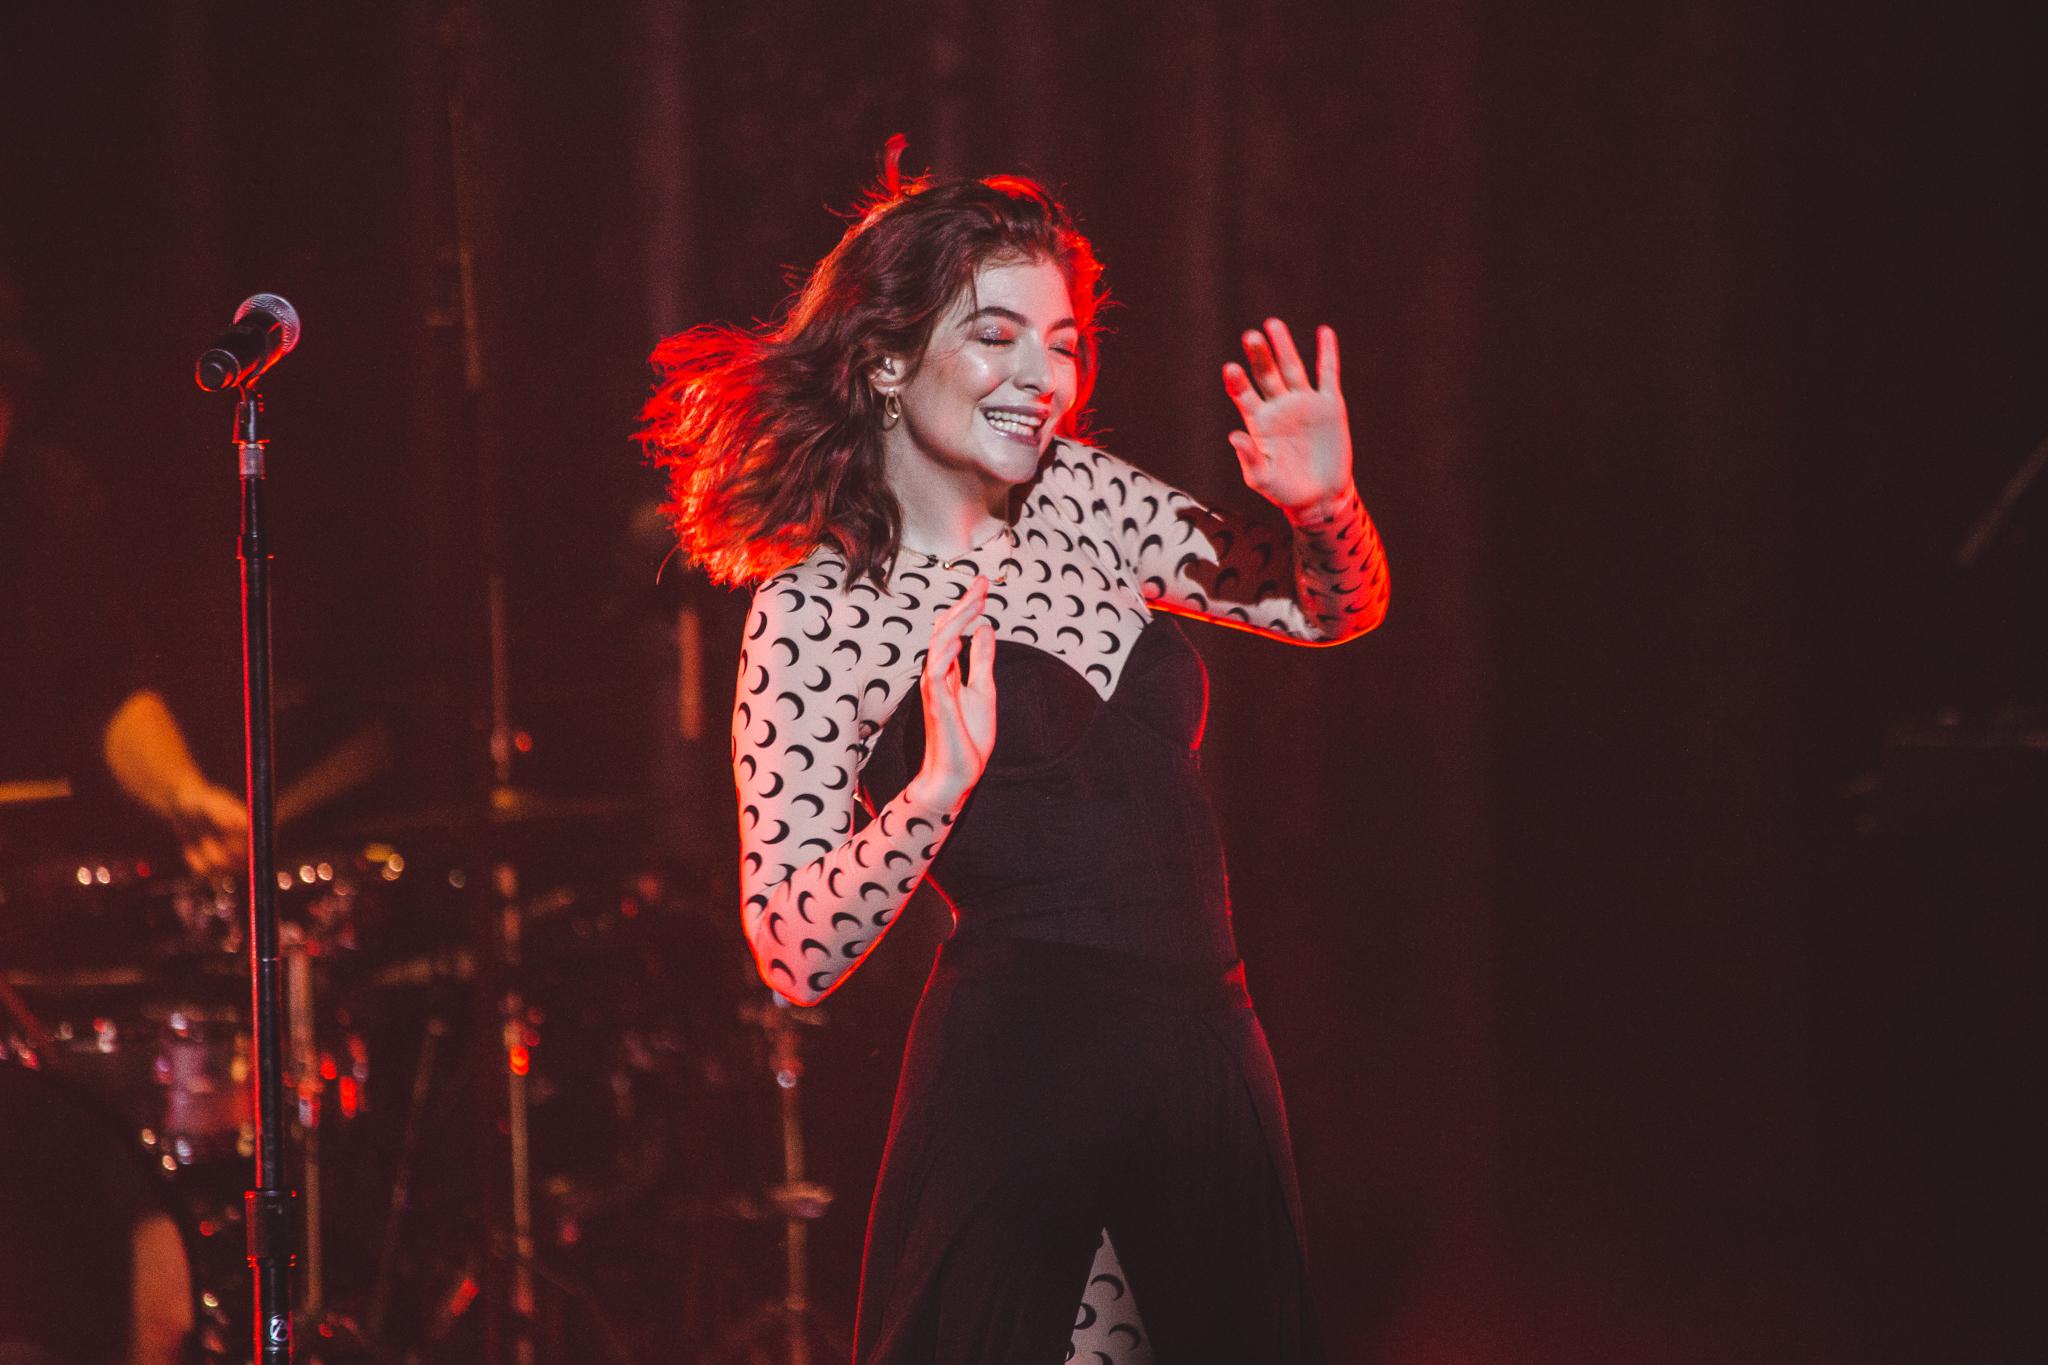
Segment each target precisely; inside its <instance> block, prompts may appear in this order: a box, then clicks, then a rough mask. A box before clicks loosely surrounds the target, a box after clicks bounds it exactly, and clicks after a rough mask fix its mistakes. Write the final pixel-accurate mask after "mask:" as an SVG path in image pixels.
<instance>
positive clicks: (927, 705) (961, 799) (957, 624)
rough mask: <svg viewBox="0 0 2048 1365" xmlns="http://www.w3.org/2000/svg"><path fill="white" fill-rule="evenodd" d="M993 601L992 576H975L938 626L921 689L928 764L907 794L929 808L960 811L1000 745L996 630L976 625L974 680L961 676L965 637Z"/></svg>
mask: <svg viewBox="0 0 2048 1365" xmlns="http://www.w3.org/2000/svg"><path fill="white" fill-rule="evenodd" d="M987 603H988V579H986V578H984V577H982V576H981V575H979V574H977V575H975V579H974V582H973V583H971V584H969V585H968V588H967V591H966V593H965V594H963V595H962V596H961V598H960V600H959V601H958V602H955V603H954V604H953V605H952V606H950V607H948V608H946V610H945V611H943V612H941V613H940V614H939V619H938V620H937V621H936V622H934V623H933V625H932V638H931V644H930V646H929V648H928V649H927V651H926V653H925V658H924V671H923V672H922V673H921V674H920V675H919V677H918V692H919V693H920V695H921V697H922V700H923V705H924V766H923V767H922V768H920V769H919V770H918V774H917V776H916V777H914V778H912V779H911V780H910V785H909V786H907V787H906V788H904V794H905V795H906V796H908V797H909V798H910V799H911V800H912V801H913V802H914V803H915V804H917V805H919V806H923V807H925V808H926V809H928V810H942V811H957V810H959V809H960V807H961V805H962V804H964V803H965V802H966V800H967V794H968V793H969V792H970V791H972V790H974V784H975V783H976V782H978V781H980V780H981V774H982V770H983V769H984V768H986V767H987V766H988V756H989V754H990V752H991V751H993V750H994V748H995V744H996V678H995V667H994V665H995V655H996V632H995V627H993V626H991V625H990V624H989V623H988V622H987V621H981V622H979V623H978V624H976V625H975V627H974V635H973V639H972V641H971V642H970V644H969V646H968V650H969V653H968V663H969V665H970V667H969V672H970V673H972V674H973V677H972V678H971V679H970V680H967V681H962V679H961V676H960V637H961V635H962V634H963V633H965V631H966V630H967V627H968V625H969V623H970V622H974V620H975V618H976V617H978V616H980V615H981V612H982V608H983V607H984V606H986V605H987Z"/></svg>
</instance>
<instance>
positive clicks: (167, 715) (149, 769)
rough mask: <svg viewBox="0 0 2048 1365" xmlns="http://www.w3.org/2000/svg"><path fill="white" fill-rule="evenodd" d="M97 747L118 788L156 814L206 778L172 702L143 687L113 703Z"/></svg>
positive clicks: (167, 811)
mask: <svg viewBox="0 0 2048 1365" xmlns="http://www.w3.org/2000/svg"><path fill="white" fill-rule="evenodd" d="M101 752H102V754H103V755H104V756H105V758H106V763H107V770H108V771H109V772H111V773H112V774H113V775H114V781H115V782H117V783H119V784H120V786H121V789H122V790H123V791H125V792H127V793H128V794H129V795H130V796H132V797H134V798H135V799H136V800H137V801H140V802H141V803H142V804H143V805H145V806H147V807H149V808H150V809H151V810H153V811H155V812H157V813H158V814H159V815H166V816H167V815H170V814H171V813H172V812H174V811H175V810H176V809H177V807H178V802H179V795H180V793H182V792H186V791H189V790H191V789H193V788H194V787H197V786H203V785H204V784H205V782H206V776H205V774H204V773H202V772H200V770H199V764H198V762H197V760H195V759H194V758H193V757H192V750H191V749H190V748H189V747H188V746H187V745H186V743H185V734H184V732H183V731H182V730H180V729H179V728H178V722H177V719H176V718H175V717H173V716H172V715H171V710H170V707H168V706H166V705H165V704H164V699H163V698H162V697H161V696H159V695H157V694H156V693H155V692H153V691H150V690H149V689H147V688H144V689H142V690H140V691H137V692H132V693H130V694H129V695H128V697H127V699H126V700H125V701H123V702H122V703H121V704H120V705H119V706H118V707H116V708H114V714H113V715H112V716H111V717H109V718H108V720H107V727H106V730H105V732H104V733H103V735H102V737H101Z"/></svg>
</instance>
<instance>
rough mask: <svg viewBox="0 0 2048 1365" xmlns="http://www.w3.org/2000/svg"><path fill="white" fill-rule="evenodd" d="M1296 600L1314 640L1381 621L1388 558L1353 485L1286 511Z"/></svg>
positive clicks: (1354, 632) (1346, 635)
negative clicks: (1290, 528) (1307, 505)
mask: <svg viewBox="0 0 2048 1365" xmlns="http://www.w3.org/2000/svg"><path fill="white" fill-rule="evenodd" d="M1287 520H1288V525H1289V526H1290V527H1292V529H1293V532H1294V577H1295V593H1296V598H1297V600H1298V601H1299V603H1300V604H1301V610H1302V614H1303V616H1304V617H1305V619H1306V624H1307V626H1308V628H1309V629H1310V631H1311V632H1312V635H1311V637H1310V638H1313V639H1314V640H1315V641H1316V642H1318V643H1321V644H1341V643H1342V642H1344V641H1346V640H1352V639H1356V638H1357V637H1358V636H1360V635H1363V634H1365V633H1366V632H1367V631H1369V630H1371V629H1372V628H1373V627H1375V626H1377V625H1379V624H1380V622H1381V621H1383V620H1385V619H1386V615H1387V601H1388V588H1389V584H1388V579H1387V556H1386V551H1385V549H1384V548H1383V547H1382V546H1381V544H1380V535H1379V530H1378V528H1377V527H1375V526H1374V525H1373V523H1372V517H1371V516H1370V515H1369V514H1368V513H1367V512H1366V510H1365V504H1364V502H1363V501H1361V500H1360V498H1359V496H1358V490H1357V488H1356V487H1350V486H1347V487H1346V488H1345V489H1344V491H1343V492H1342V493H1339V494H1337V495H1336V496H1334V497H1332V498H1328V499H1325V500H1324V501H1323V502H1321V503H1319V504H1317V505H1315V506H1313V507H1309V508H1305V509H1301V510H1298V511H1291V512H1289V513H1288V516H1287Z"/></svg>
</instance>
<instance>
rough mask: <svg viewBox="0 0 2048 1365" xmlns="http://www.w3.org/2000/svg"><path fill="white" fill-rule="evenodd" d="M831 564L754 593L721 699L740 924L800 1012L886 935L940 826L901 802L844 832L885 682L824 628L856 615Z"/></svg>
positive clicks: (760, 962) (772, 981)
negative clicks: (867, 719)
mask: <svg viewBox="0 0 2048 1365" xmlns="http://www.w3.org/2000/svg"><path fill="white" fill-rule="evenodd" d="M836 567H838V565H837V561H832V560H824V561H820V560H818V559H817V558H816V557H814V558H813V559H812V560H809V561H806V562H805V563H804V564H801V565H798V566H797V567H796V568H793V569H790V570H787V571H785V572H783V573H781V574H778V575H777V576H775V577H774V578H771V579H769V580H768V581H767V582H765V583H763V584H762V585H761V586H760V588H759V589H757V590H756V592H755V594H754V601H753V607H752V610H750V611H749V612H748V615H747V624H746V630H745V636H744V639H743V640H742V643H741V649H740V667H739V678H738V680H737V684H736V687H735V690H734V695H733V715H732V752H733V779H734V782H735V785H736V786H737V787H738V790H739V814H740V896H741V900H742V908H741V916H742V922H743V926H744V928H745V930H746V935H747V943H748V945H749V946H750V947H751V948H752V949H753V952H754V962H755V965H756V966H757V967H758V968H759V969H760V973H761V979H762V980H763V981H765V982H766V983H767V984H768V985H769V986H770V987H771V988H772V989H774V990H775V991H776V992H777V993H778V994H781V995H783V996H786V997H788V998H789V999H790V1000H793V1001H795V1002H797V1003H798V1004H803V1005H808V1004H814V1003H816V1002H817V1001H818V1000H820V999H822V998H823V997H824V996H825V995H826V994H827V993H828V992H830V991H831V990H832V989H833V987H834V986H836V985H837V984H838V982H839V981H840V980H841V979H842V978H843V977H844V976H845V974H846V973H847V972H849V971H851V970H852V969H853V967H854V966H855V965H856V964H858V963H859V961H860V960H861V958H862V957H864V956H865V955H866V954H867V952H868V951H869V950H870V949H871V948H873V947H874V946H875V944H876V942H877V941H878V940H880V938H881V937H882V935H883V934H885V933H886V932H888V929H889V925H890V924H891V923H892V922H893V921H894V920H895V918H896V912H897V911H898V910H900V909H902V907H903V903H904V901H906V900H907V899H909V896H910V893H911V892H912V891H914V890H916V889H917V884H918V881H919V880H920V879H921V878H923V876H924V874H925V870H926V869H927V868H928V867H930V866H931V861H932V859H933V857H934V856H936V855H937V853H938V850H939V846H940V845H941V844H942V843H944V841H945V837H946V834H947V832H948V831H949V829H950V828H951V826H952V823H953V816H952V814H951V813H950V812H945V811H937V810H926V809H923V808H922V807H919V806H917V805H916V804H914V803H913V802H912V801H910V799H909V798H908V796H907V795H906V796H899V797H897V798H896V799H895V800H894V801H891V802H890V803H889V804H888V805H886V806H884V807H882V808H881V810H879V811H877V812H876V813H875V816H874V818H873V819H872V820H870V821H868V822H867V824H866V825H865V826H863V827H862V828H861V829H860V830H859V831H855V829H854V803H855V800H856V795H855V793H856V789H857V786H858V782H859V773H860V765H861V762H862V761H863V759H864V758H865V757H866V740H867V737H868V735H869V734H870V733H871V727H869V726H867V725H866V724H864V723H863V722H862V719H861V715H860V711H861V706H862V701H863V698H864V695H865V694H869V693H877V692H886V691H889V690H892V684H891V683H890V682H889V681H887V680H883V679H870V678H865V677H864V676H863V669H862V666H861V663H860V660H861V659H862V657H863V645H862V643H861V641H860V639H859V638H858V634H859V633H858V632H854V631H849V630H843V629H839V628H836V627H837V626H839V625H844V624H847V623H835V621H834V616H835V613H836V614H838V615H841V616H847V617H851V616H852V615H853V614H855V613H858V614H859V615H860V616H861V617H862V618H865V617H867V616H868V614H869V613H868V612H867V611H866V610H865V609H864V608H862V607H860V606H859V605H857V603H856V602H855V601H853V600H852V599H850V598H848V597H846V596H843V595H841V594H840V593H839V592H838V588H837V579H838V576H839V575H838V574H837V573H835V572H834V569H835V568H836ZM875 647H876V646H875V643H874V642H870V644H869V645H868V646H867V647H866V652H867V653H870V654H872V653H873V652H874V650H875ZM915 676H916V675H915V670H914V668H913V670H912V672H911V678H912V680H913V681H914V679H915Z"/></svg>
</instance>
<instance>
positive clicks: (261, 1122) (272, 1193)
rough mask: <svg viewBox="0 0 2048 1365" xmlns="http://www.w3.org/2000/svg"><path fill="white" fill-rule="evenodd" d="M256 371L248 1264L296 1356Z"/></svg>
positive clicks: (268, 1315) (243, 393)
mask: <svg viewBox="0 0 2048 1365" xmlns="http://www.w3.org/2000/svg"><path fill="white" fill-rule="evenodd" d="M256 383H257V378H256V377H252V378H250V379H249V380H248V381H247V382H246V383H244V384H243V385H242V386H241V388H240V389H238V390H237V396H236V401H235V450H236V454H237V457H238V461H239V464H240V468H241V474H242V534H241V540H240V552H241V560H242V715H243V734H244V738H245V740H246V743H247V751H248V795H249V977H250V993H251V996H252V999H253V1005H254V1012H255V1021H256V1035H255V1052H256V1105H255V1111H256V1184H255V1187H254V1188H252V1189H251V1190H250V1191H249V1192H248V1194H247V1196H246V1199H247V1225H248V1234H249V1266H250V1269H251V1271H252V1272H253V1274H252V1278H253V1279H254V1281H255V1291H256V1360H257V1361H258V1362H259V1365H276V1363H277V1362H288V1361H290V1360H291V1358H292V1273H291V1272H292V1265H293V1263H294V1262H295V1260H296V1259H297V1257H296V1248H297V1246H298V1229H297V1226H296V1221H295V1219H294V1216H293V1215H294V1207H293V1201H294V1199H295V1198H296V1195H295V1194H294V1192H293V1191H292V1190H290V1189H287V1188H286V1187H285V1185H284V1183H283V1182H284V1178H285V1169H284V1135H285V1111H284V1080H283V1065H282V1060H283V1055H284V1042H283V1028H282V1018H283V1014H282V1010H281V1008H280V1004H279V987H280V981H281V976H280V972H281V963H280V959H279V956H278V946H277V940H278V934H277V854H276V847H275V824H276V815H275V797H274V793H275V788H276V770H275V768H274V766H273V757H272V754H273V749H274V739H275V734H274V730H273V727H272V724H271V701H270V538H269V530H268V528H267V526H266V525H265V520H264V508H263V486H264V455H263V445H264V440H263V437H261V436H259V435H258V434H257V418H258V416H259V415H260V414H261V413H262V411H263V399H262V396H261V395H259V394H258V393H257V392H256Z"/></svg>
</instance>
